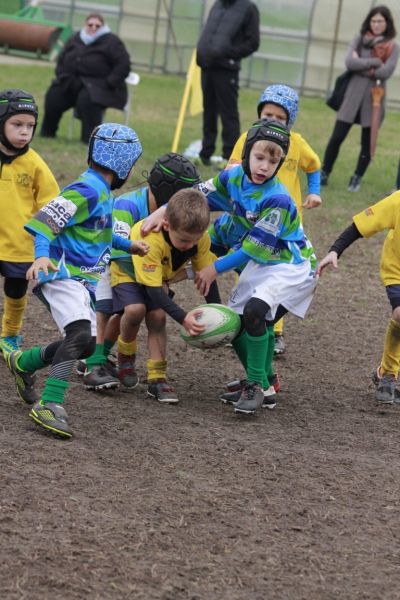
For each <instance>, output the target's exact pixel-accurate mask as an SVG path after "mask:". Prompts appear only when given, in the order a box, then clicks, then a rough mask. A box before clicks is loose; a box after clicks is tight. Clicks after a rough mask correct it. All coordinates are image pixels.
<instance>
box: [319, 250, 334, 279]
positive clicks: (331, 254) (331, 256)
mask: <svg viewBox="0 0 400 600" xmlns="http://www.w3.org/2000/svg"><path fill="white" fill-rule="evenodd" d="M337 261H338V255H337V252H335V251H334V250H332V251H331V252H329V253H328V254H327V255H326V256H325V258H323V259H322V260H321V262H320V263H319V264H318V266H317V268H316V271H315V274H314V277H317V276H318V275H322V271H323V270H324V269H325V267H327V266H328V265H332V267H333V268H334V269H337Z"/></svg>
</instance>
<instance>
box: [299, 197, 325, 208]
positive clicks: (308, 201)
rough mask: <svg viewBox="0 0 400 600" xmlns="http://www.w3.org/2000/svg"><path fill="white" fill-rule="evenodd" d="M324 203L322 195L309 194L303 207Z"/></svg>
mask: <svg viewBox="0 0 400 600" xmlns="http://www.w3.org/2000/svg"><path fill="white" fill-rule="evenodd" d="M321 203H322V200H321V196H319V195H318V194H307V196H306V198H305V200H304V202H303V204H302V207H303V208H316V207H317V206H320V205H321Z"/></svg>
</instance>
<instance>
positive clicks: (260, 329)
mask: <svg viewBox="0 0 400 600" xmlns="http://www.w3.org/2000/svg"><path fill="white" fill-rule="evenodd" d="M268 310H269V306H268V304H267V303H266V302H264V300H260V299H259V298H250V300H249V301H248V302H247V303H246V304H245V306H244V309H243V325H244V327H245V329H246V331H247V332H248V333H249V334H250V335H252V336H260V335H263V334H264V333H265V330H266V323H265V316H266V314H267V312H268Z"/></svg>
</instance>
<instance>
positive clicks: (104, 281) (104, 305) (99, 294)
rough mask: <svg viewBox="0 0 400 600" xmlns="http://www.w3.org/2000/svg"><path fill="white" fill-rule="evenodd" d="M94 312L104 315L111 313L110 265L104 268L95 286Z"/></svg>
mask: <svg viewBox="0 0 400 600" xmlns="http://www.w3.org/2000/svg"><path fill="white" fill-rule="evenodd" d="M96 312H101V313H104V314H106V315H112V314H113V312H114V311H113V299H112V289H111V271H110V265H108V266H107V267H106V268H105V271H103V273H102V274H101V278H100V281H99V283H98V284H97V288H96Z"/></svg>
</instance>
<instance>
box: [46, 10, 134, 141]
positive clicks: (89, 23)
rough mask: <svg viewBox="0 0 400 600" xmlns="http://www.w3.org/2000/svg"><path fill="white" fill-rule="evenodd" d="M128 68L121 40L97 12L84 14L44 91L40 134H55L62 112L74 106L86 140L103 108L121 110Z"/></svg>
mask: <svg viewBox="0 0 400 600" xmlns="http://www.w3.org/2000/svg"><path fill="white" fill-rule="evenodd" d="M129 71H130V58H129V54H128V52H127V50H126V48H125V46H124V44H123V43H122V41H121V40H120V39H119V37H118V36H116V35H115V34H114V33H111V31H110V28H109V27H108V25H106V24H105V23H104V19H103V17H102V16H101V15H100V14H98V13H91V14H90V15H88V17H86V21H85V26H84V27H83V28H82V29H81V30H80V31H79V32H78V33H75V34H74V35H73V36H72V37H71V38H70V39H69V41H68V42H67V44H66V46H65V48H64V50H63V51H62V52H61V54H60V56H59V58H58V61H57V66H56V78H55V79H54V80H53V82H52V83H51V85H50V87H49V89H48V90H47V93H46V98H45V115H44V119H43V123H42V129H41V135H42V136H43V137H55V135H56V132H57V129H58V124H59V122H60V119H61V117H62V115H63V113H64V112H65V111H66V110H68V109H69V108H72V107H74V108H75V111H76V116H77V117H78V118H79V119H80V120H81V121H82V130H81V140H82V142H84V143H87V142H88V141H89V138H90V134H91V132H92V131H93V129H94V128H95V127H96V126H97V125H99V124H100V123H101V122H102V118H103V113H104V110H105V109H106V108H107V107H112V108H117V109H120V110H123V108H124V106H125V104H126V102H127V96H128V92H127V87H126V83H125V78H126V77H127V76H128V75H129Z"/></svg>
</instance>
